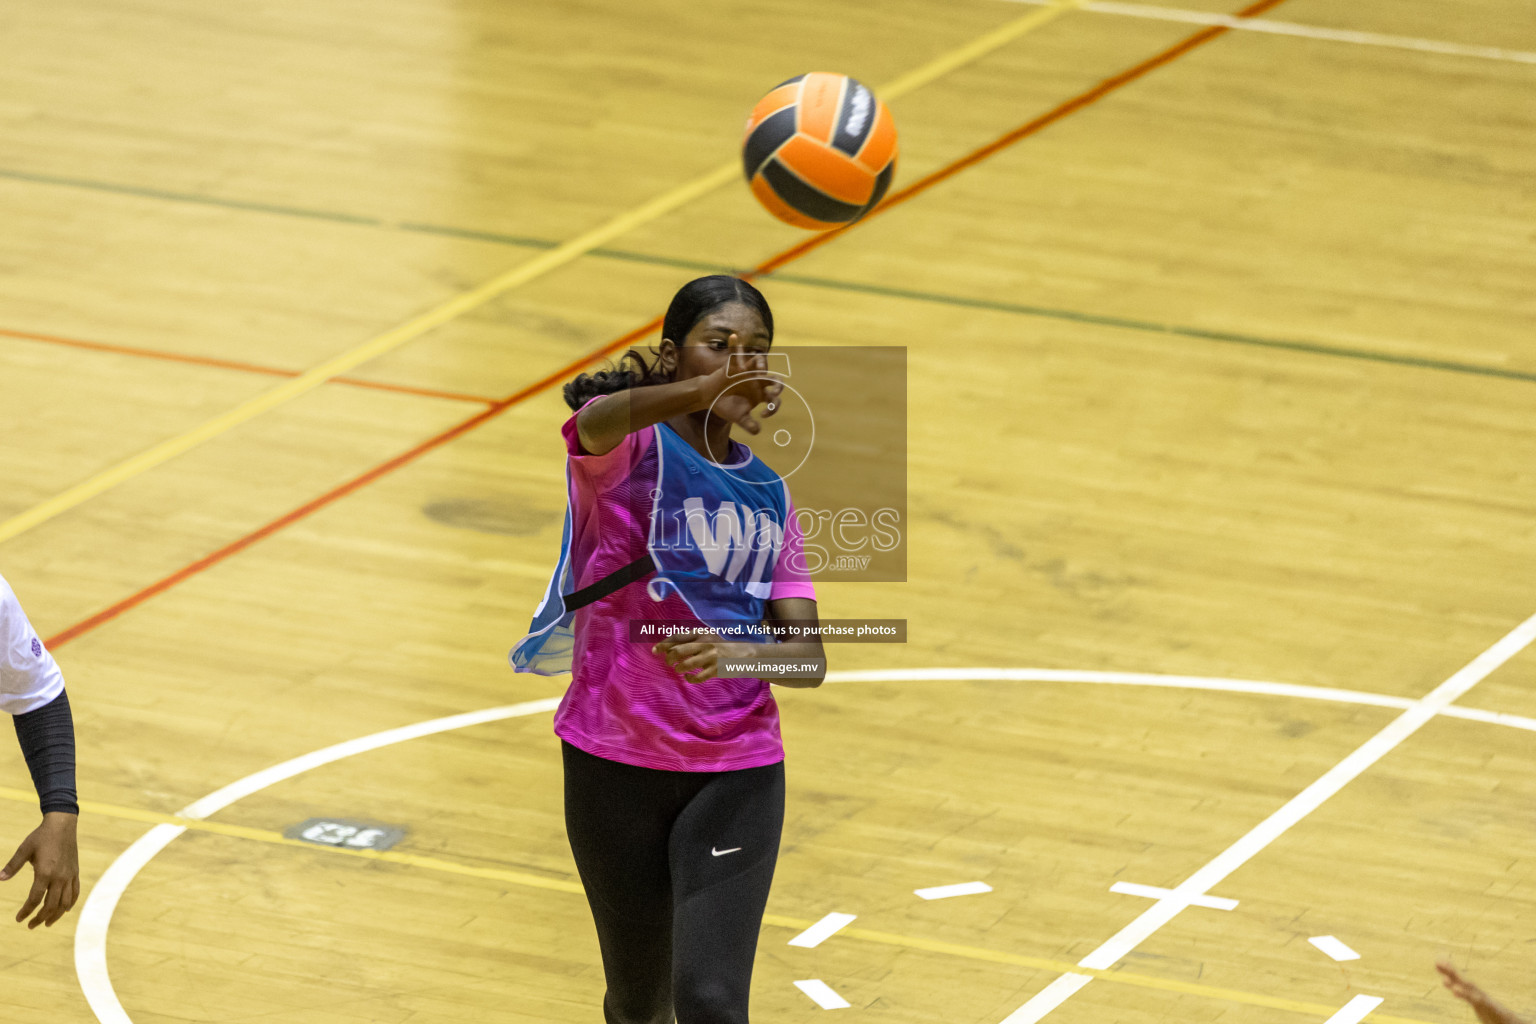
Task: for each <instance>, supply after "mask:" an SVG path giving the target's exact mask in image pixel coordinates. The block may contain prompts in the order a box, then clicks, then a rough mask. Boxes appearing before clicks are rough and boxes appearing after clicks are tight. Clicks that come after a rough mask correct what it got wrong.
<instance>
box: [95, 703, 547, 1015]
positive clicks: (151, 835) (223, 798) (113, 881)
mask: <svg viewBox="0 0 1536 1024" xmlns="http://www.w3.org/2000/svg"><path fill="white" fill-rule="evenodd" d="M559 703H560V698H558V697H546V698H543V699H541V700H530V701H524V702H523V703H521V704H509V705H506V706H505V707H499V708H485V709H483V710H481V711H471V712H468V713H466V714H462V715H450V716H448V717H447V718H434V719H431V720H430V721H426V722H418V723H416V724H415V725H407V726H403V727H401V728H399V729H387V730H385V731H384V732H376V733H374V734H373V735H371V736H361V737H358V738H357V739H355V740H347V741H346V742H344V743H337V744H335V745H333V746H329V747H326V748H324V749H323V750H316V751H313V752H312V753H308V754H304V755H302V756H299V757H295V758H292V759H291V760H288V761H284V762H283V763H282V764H276V765H273V766H272V767H271V768H266V769H263V770H262V771H259V772H256V773H255V774H253V775H247V776H246V777H245V778H243V779H240V780H239V781H237V782H232V783H230V784H229V785H227V786H225V787H224V788H223V789H220V790H216V791H215V792H212V793H209V794H208V795H207V796H205V797H203V798H202V799H201V800H195V801H193V802H192V803H190V804H188V805H187V806H186V807H184V808H182V809H181V810H180V811H178V812H177V815H178V816H179V817H183V818H195V819H201V818H206V817H207V816H208V815H210V814H213V813H214V812H216V811H219V810H222V809H223V808H225V807H228V806H229V805H230V804H232V803H234V802H235V801H236V800H239V799H240V798H242V797H246V796H250V795H251V794H252V793H255V792H257V791H258V790H261V789H264V788H265V787H267V786H270V785H272V784H273V783H275V782H281V781H283V780H284V779H290V778H293V776H295V775H299V774H302V773H303V772H307V771H309V770H310V769H312V768H318V767H320V766H321V765H323V764H329V763H330V762H332V761H339V760H341V759H342V758H344V757H351V756H352V755H354V754H361V753H363V752H364V751H367V750H377V749H378V748H379V747H387V746H389V745H390V744H392V743H401V742H404V741H405V740H414V739H418V738H420V737H422V736H430V735H432V734H433V733H439V732H447V731H449V730H451V729H463V728H465V727H466V726H471V725H480V724H482V723H485V722H495V721H499V720H501V719H503V718H517V717H519V716H522V715H534V714H538V713H539V712H541V711H553V710H554V709H555V708H556V707H557V706H558V705H559ZM185 831H186V828H185V827H183V826H181V825H156V826H155V827H154V828H152V829H150V830H149V831H148V832H146V833H144V834H143V835H142V836H140V837H139V838H138V839H136V840H135V841H134V843H133V845H132V846H130V847H128V849H127V850H124V851H123V853H122V854H121V855H120V856H119V857H118V858H117V859H116V860H115V861H113V862H112V866H111V867H109V868H107V870H106V872H105V873H104V874H103V875H102V876H101V879H100V880H99V881H97V883H96V884H95V885H94V886H93V887H92V888H91V893H90V895H89V896H88V897H86V901H85V905H84V906H82V907H81V908H80V920H79V922H78V924H77V925H76V927H75V974H76V975H77V976H78V977H79V979H80V989H81V991H82V992H84V993H85V1001H86V1002H87V1003H88V1004H90V1007H91V1012H92V1013H94V1014H95V1015H96V1019H97V1020H98V1021H100V1022H101V1024H133V1020H132V1018H130V1017H129V1016H128V1013H127V1011H125V1010H124V1009H123V1004H122V1003H121V1002H119V1001H118V998H117V993H116V992H115V991H114V990H113V988H112V979H111V977H110V976H109V975H108V973H107V929H108V928H109V927H110V926H111V924H112V913H113V912H114V911H115V910H116V909H117V903H118V901H119V900H120V899H122V896H123V893H124V892H126V891H127V889H128V884H129V883H130V882H132V881H133V879H134V876H136V875H137V874H138V873H139V872H140V871H142V870H143V869H144V866H145V865H146V864H148V863H149V862H150V861H151V860H153V859H154V857H155V855H156V854H157V853H159V852H160V851H161V850H163V849H165V848H166V847H167V846H169V845H170V843H171V841H172V840H174V839H175V838H176V837H177V836H179V835H181V834H182V833H183V832H185Z"/></svg>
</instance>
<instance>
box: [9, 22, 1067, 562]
mask: <svg viewBox="0 0 1536 1024" xmlns="http://www.w3.org/2000/svg"><path fill="white" fill-rule="evenodd" d="M1083 2H1084V0H1055V2H1053V3H1052V4H1051V5H1050V6H1047V7H1042V8H1040V9H1038V10H1035V11H1031V12H1030V13H1028V14H1026V15H1024V16H1023V17H1020V18H1015V19H1014V20H1013V21H1010V22H1008V23H1007V24H1005V25H1003V26H1002V27H1000V28H998V29H995V30H993V31H991V32H988V33H987V34H986V35H983V36H981V37H980V38H978V39H975V40H973V41H971V42H969V43H967V44H966V45H964V46H962V47H959V48H958V49H955V50H951V51H950V52H949V53H946V54H943V55H941V56H939V57H937V58H935V59H934V60H931V61H929V62H928V63H927V64H924V65H923V66H922V67H919V68H917V69H915V70H913V71H910V72H908V73H907V74H905V75H902V76H901V77H900V78H897V79H896V80H895V81H893V82H891V83H890V84H889V85H887V86H885V87H884V88H883V89H878V90H876V91H877V92H879V93H880V94H881V95H882V96H884V97H885V98H887V99H895V98H897V97H899V96H904V95H906V94H908V93H910V92H912V91H913V90H916V89H920V88H922V87H923V86H925V85H927V84H929V83H930V82H932V81H934V80H935V79H937V78H939V77H941V76H943V75H946V74H948V73H949V72H951V71H954V70H955V69H956V68H959V67H961V66H963V65H965V64H967V63H970V62H971V61H974V60H976V59H978V58H980V57H983V56H985V55H986V54H988V53H991V52H992V51H993V50H996V49H997V48H998V47H1000V46H1003V45H1004V44H1006V43H1008V42H1011V41H1012V40H1014V39H1017V38H1019V37H1020V36H1022V35H1024V34H1025V33H1026V32H1029V31H1031V30H1033V29H1036V28H1039V27H1040V26H1041V25H1044V24H1045V23H1046V22H1049V21H1051V20H1053V19H1055V18H1057V17H1059V16H1060V15H1062V14H1065V13H1066V12H1067V11H1069V10H1072V9H1074V8H1076V7H1078V6H1080V5H1081V4H1082V3H1083ZM740 173H741V169H740V165H739V164H738V163H737V162H736V161H734V160H732V161H728V162H727V163H723V164H721V165H720V166H719V167H717V168H715V169H714V170H712V171H710V172H709V173H707V174H704V175H701V176H700V177H697V178H695V179H693V180H692V181H689V182H685V183H684V184H682V185H679V186H677V187H676V188H674V189H671V190H670V191H668V192H665V193H663V194H662V195H659V196H657V197H656V198H655V199H652V200H651V201H649V202H647V203H643V204H641V205H640V206H637V207H635V208H634V209H631V210H628V211H626V212H624V213H621V214H619V215H618V216H617V217H614V218H613V219H612V220H609V221H608V222H607V223H606V224H602V225H600V226H598V227H595V228H593V229H592V230H590V231H587V232H584V233H582V234H580V235H577V236H576V237H575V238H572V239H570V240H569V241H566V242H563V243H561V244H560V245H559V246H556V247H555V248H553V249H549V250H547V251H545V252H542V253H540V254H539V255H537V256H535V257H533V258H532V259H530V260H528V261H527V262H525V263H520V264H518V265H517V266H515V267H513V268H511V269H510V270H508V271H506V272H504V273H502V274H499V275H497V276H496V277H493V278H491V279H490V280H489V281H487V282H485V283H484V284H482V285H480V286H479V287H478V288H474V289H471V290H470V291H467V292H464V293H463V294H461V295H458V296H455V297H454V298H452V299H449V300H448V301H447V302H444V303H442V304H441V305H439V306H436V307H435V308H433V309H430V310H428V311H427V312H425V313H422V314H421V315H419V316H416V317H412V318H411V319H410V320H407V321H405V322H404V323H402V324H400V325H399V326H397V327H393V328H391V329H389V330H387V331H385V332H384V333H383V334H380V335H378V336H377V337H375V338H372V339H370V340H368V341H365V342H363V343H362V344H361V345H358V346H357V347H356V348H353V349H349V350H348V351H346V352H343V353H341V354H340V355H338V356H335V357H333V358H331V359H328V360H326V361H325V362H323V363H321V364H320V365H319V366H316V367H314V368H313V369H310V370H308V371H306V372H305V373H303V374H301V375H300V376H298V377H294V378H292V379H290V380H287V381H284V382H283V383H282V384H279V385H278V386H277V387H275V388H273V389H271V390H270V391H267V392H264V393H263V394H260V395H257V396H256V397H255V398H252V399H251V400H249V401H247V402H244V403H242V404H241V405H238V406H236V407H234V408H233V409H230V410H229V411H228V412H225V413H221V414H220V415H218V416H215V417H214V418H213V419H211V420H208V421H207V422H205V423H203V424H202V425H200V426H197V427H194V428H193V429H191V430H189V431H187V432H186V433H184V434H180V435H178V436H176V437H172V438H168V439H167V440H165V441H162V442H160V443H159V444H157V445H155V446H154V447H152V448H148V449H145V450H144V451H142V452H140V453H139V454H137V455H134V456H132V457H131V458H128V459H126V460H124V461H122V462H120V463H118V464H117V465H115V466H112V467H111V468H109V469H106V470H103V471H102V472H100V473H97V474H96V475H95V476H93V477H90V478H89V479H87V480H83V481H81V482H80V483H78V484H75V485H74V486H73V487H70V488H69V489H67V490H65V491H62V492H61V493H59V494H56V495H54V496H53V497H51V498H48V499H47V500H45V501H43V502H41V503H39V504H37V505H34V506H33V507H32V508H29V509H27V510H26V511H25V512H22V513H19V514H18V515H15V516H12V517H11V518H10V519H7V520H5V521H4V522H0V543H4V542H5V541H8V540H10V539H12V538H13V537H16V536H18V535H20V534H22V533H25V532H26V531H27V530H30V529H32V528H33V527H34V526H37V525H39V524H41V523H45V522H47V521H48V520H50V519H52V518H54V517H55V516H58V515H60V514H62V513H64V512H67V511H69V510H70V509H72V508H74V507H75V506H77V505H80V504H82V503H83V502H86V501H89V500H90V499H91V498H94V497H96V496H97V495H98V494H101V493H103V492H105V491H108V490H111V489H112V488H113V487H116V486H117V485H118V484H120V483H123V482H124V481H126V480H130V479H132V478H133V477H136V476H138V475H140V474H141V473H146V472H148V471H149V470H151V469H154V468H155V467H156V466H159V465H161V464H163V463H165V462H169V461H170V460H171V459H174V458H175V457H176V456H178V455H182V454H184V453H185V452H187V451H190V450H191V449H193V448H195V447H197V446H198V445H200V444H202V443H203V442H205V441H209V440H211V439H213V438H215V437H217V436H219V435H220V434H223V433H226V432H228V431H229V430H232V429H234V428H235V427H237V426H239V425H240V424H242V423H244V422H246V421H247V420H251V419H255V418H256V417H257V416H260V415H261V414H263V413H265V412H269V411H270V410H272V409H275V408H277V407H278V406H280V405H282V404H284V403H285V402H288V401H291V400H292V399H295V398H297V397H299V396H300V395H302V394H305V393H306V392H309V391H313V390H314V389H315V388H317V387H319V386H320V385H321V384H324V383H325V382H326V381H328V380H330V379H331V378H332V377H336V376H339V375H341V374H343V373H346V372H347V371H348V370H352V369H355V368H356V367H358V366H360V365H361V364H363V363H365V362H367V361H368V360H370V359H376V358H378V357H379V356H382V355H384V354H385V353H387V352H390V351H392V350H394V349H396V348H399V347H400V346H401V345H404V344H405V343H406V342H408V341H412V340H414V339H416V338H419V337H421V336H422V335H423V334H425V333H427V332H428V331H430V330H432V329H433V328H436V327H441V326H442V325H443V324H446V323H448V322H449V321H450V320H453V319H455V318H457V317H459V316H462V315H463V314H465V313H468V312H469V311H471V310H473V309H475V308H477V307H479V306H482V305H484V304H485V303H487V302H489V301H490V300H492V299H494V298H496V297H497V296H499V295H501V294H503V293H504V292H507V291H510V290H511V289H513V288H517V287H520V286H522V285H525V284H527V283H528V282H530V281H532V280H534V279H535V278H538V277H542V276H543V275H544V274H547V273H549V272H550V271H552V270H556V269H558V268H560V267H563V266H565V265H566V264H568V263H571V262H572V261H574V260H576V259H579V258H580V257H582V256H584V255H586V254H587V253H589V252H591V251H592V250H593V249H596V248H599V247H600V246H603V245H605V244H607V243H608V242H611V241H613V240H614V239H616V238H618V237H619V236H620V235H623V234H625V233H626V232H629V231H632V230H634V229H635V228H638V227H641V226H642V225H645V224H649V223H650V222H651V221H654V220H657V219H658V218H660V217H663V216H665V215H666V214H668V213H671V212H672V211H673V210H676V209H678V208H679V207H682V206H684V205H686V204H688V203H690V202H692V201H693V200H695V199H697V198H699V197H700V196H703V195H705V194H706V193H708V192H712V191H714V190H715V189H717V188H719V187H721V186H722V185H725V184H727V183H729V182H730V181H732V180H734V179H735V177H736V176H737V175H738V174H740Z"/></svg>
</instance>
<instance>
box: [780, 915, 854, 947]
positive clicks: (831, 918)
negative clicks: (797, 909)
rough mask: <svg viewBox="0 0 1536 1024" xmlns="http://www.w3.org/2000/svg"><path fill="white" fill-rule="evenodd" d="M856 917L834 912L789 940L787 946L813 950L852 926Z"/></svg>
mask: <svg viewBox="0 0 1536 1024" xmlns="http://www.w3.org/2000/svg"><path fill="white" fill-rule="evenodd" d="M858 916H859V915H857V914H839V913H836V912H834V913H831V914H828V915H827V916H826V917H824V918H822V919H821V920H820V921H817V922H816V923H815V924H813V925H811V926H810V927H809V928H807V929H806V930H805V931H803V932H801V933H800V934H799V935H796V936H795V937H794V938H792V939H790V940H789V944H790V945H791V946H800V947H802V948H804V949H815V948H816V947H817V946H819V945H821V944H822V943H823V942H826V941H827V940H828V939H830V938H831V937H832V936H834V935H836V934H837V933H838V932H840V931H842V930H843V929H844V928H846V927H848V926H849V925H850V924H852V923H853V921H854V919H855V918H857V917H858Z"/></svg>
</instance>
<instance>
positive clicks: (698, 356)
mask: <svg viewBox="0 0 1536 1024" xmlns="http://www.w3.org/2000/svg"><path fill="white" fill-rule="evenodd" d="M733 334H734V335H735V337H734V338H732V337H731V335H733ZM667 341H671V342H672V343H673V345H674V346H675V347H673V348H669V347H668V346H667V344H666V342H667ZM772 343H773V339H771V338H770V337H768V328H767V327H766V326H764V324H763V318H762V317H760V316H758V315H757V310H755V309H753V308H752V307H751V306H749V305H747V304H746V303H744V302H729V303H726V304H725V305H724V306H721V307H719V308H718V309H714V310H711V311H710V312H709V313H707V314H705V316H704V318H703V319H702V320H700V321H699V322H698V323H696V324H694V325H693V329H692V330H691V331H689V332H688V336H687V337H686V338H684V339H683V340H682V343H681V344H678V343H677V341H676V339H663V341H662V351H661V355H662V359H663V361H664V362H667V363H670V365H669V367H668V368H669V369H672V370H673V374H672V379H673V380H687V379H688V378H689V377H705V376H708V375H709V374H711V373H714V372H715V371H716V370H718V369H720V367H722V366H724V365H725V364H726V363H727V362H728V361H729V360H730V359H731V356H732V354H733V353H735V354H737V356H738V358H737V359H736V361H735V363H734V364H732V366H731V368H730V369H729V370H727V371H726V372H727V373H734V372H740V371H743V370H751V369H762V367H761V366H758V365H757V362H758V361H757V360H753V359H752V358H750V357H751V356H753V355H759V354H761V353H764V352H767V351H768V347H769V346H770V345H771V344H772Z"/></svg>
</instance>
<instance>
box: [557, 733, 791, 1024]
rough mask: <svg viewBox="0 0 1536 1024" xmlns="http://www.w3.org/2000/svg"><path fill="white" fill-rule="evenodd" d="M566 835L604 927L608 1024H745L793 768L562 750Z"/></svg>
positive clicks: (599, 935)
mask: <svg viewBox="0 0 1536 1024" xmlns="http://www.w3.org/2000/svg"><path fill="white" fill-rule="evenodd" d="M561 747H562V750H563V753H564V759H565V828H566V832H567V834H568V835H569V837H570V840H571V852H572V853H573V854H575V856H576V868H577V870H578V871H579V872H580V873H581V882H582V885H584V886H585V887H586V890H587V902H588V903H590V904H591V906H592V917H593V919H594V920H595V921H596V923H597V940H598V944H599V945H600V946H601V947H602V951H603V973H604V974H605V975H606V977H607V981H608V993H607V995H605V996H604V997H603V1017H604V1019H605V1020H606V1021H607V1022H608V1024H672V1019H673V1014H674V1013H675V1014H676V1017H677V1022H678V1024H747V991H748V988H749V987H750V985H751V981H752V958H753V956H754V954H755V953H756V952H757V933H758V930H759V929H760V928H761V927H762V923H763V908H764V907H765V906H767V903H768V887H769V885H770V884H771V883H772V882H773V866H774V863H775V862H776V861H777V859H778V854H779V833H780V832H781V831H782V829H783V826H784V765H783V764H782V763H779V764H772V765H766V766H764V767H761V768H744V769H741V770H739V771H729V772H667V771H658V770H656V769H653V768H637V767H635V766H634V765H627V764H620V763H618V762H616V761H609V760H606V759H604V758H601V757H594V756H593V755H591V754H588V753H586V752H585V751H582V750H578V749H577V748H576V747H573V746H571V745H570V744H569V743H562V744H561Z"/></svg>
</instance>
